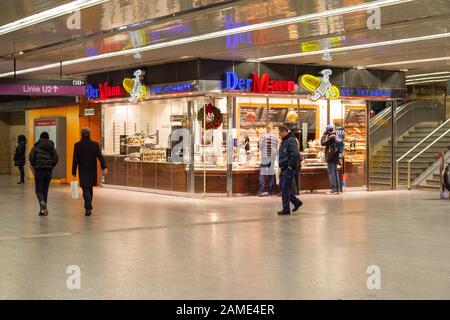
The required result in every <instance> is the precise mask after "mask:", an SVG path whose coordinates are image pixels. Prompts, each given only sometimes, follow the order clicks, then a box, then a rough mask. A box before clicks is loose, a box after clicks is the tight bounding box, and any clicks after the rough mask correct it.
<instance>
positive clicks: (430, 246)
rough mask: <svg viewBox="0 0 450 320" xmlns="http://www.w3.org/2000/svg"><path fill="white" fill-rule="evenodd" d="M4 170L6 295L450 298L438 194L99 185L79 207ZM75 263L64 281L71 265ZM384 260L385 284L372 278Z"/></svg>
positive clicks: (449, 239)
mask: <svg viewBox="0 0 450 320" xmlns="http://www.w3.org/2000/svg"><path fill="white" fill-rule="evenodd" d="M14 182H15V180H14V179H13V178H11V177H0V257H1V259H0V298H2V299H59V298H62V299H80V298H81V299H111V298H117V299H131V298H133V299H157V298H160V299H305V298H307V299H377V298H386V299H394V298H399V299H409V298H418V299H431V298H437V299H449V298H450V200H438V197H439V194H438V193H436V192H418V191H414V192H408V191H399V192H372V193H369V192H355V193H346V194H344V195H342V196H326V195H320V194H312V195H304V196H303V197H302V198H303V201H304V202H305V204H304V206H303V207H302V209H301V210H300V212H299V213H298V214H296V215H293V216H287V217H278V216H277V215H276V214H275V212H276V211H277V210H278V209H279V207H280V204H279V202H280V199H279V198H278V197H272V198H256V197H246V198H233V199H227V198H214V199H208V200H202V199H188V198H181V197H171V196H161V195H154V194H148V193H137V192H130V191H120V190H111V189H97V190H96V194H95V212H94V215H93V216H92V217H89V218H86V217H84V216H83V212H82V203H81V200H72V199H71V197H70V189H69V188H68V187H61V186H52V188H51V195H50V200H49V202H50V203H49V210H50V215H49V216H48V217H39V216H38V215H37V203H36V201H35V198H34V193H33V186H32V185H31V184H30V183H28V184H27V185H25V186H18V185H16V184H15V183H14ZM70 265H77V266H79V267H80V270H81V289H80V290H69V289H68V288H67V286H66V282H67V279H68V277H69V275H68V274H67V273H66V271H67V267H68V266H70ZM370 265H376V266H379V268H380V271H381V278H380V279H381V289H379V290H369V289H368V287H367V279H368V277H369V276H370V275H369V274H367V268H368V266H370Z"/></svg>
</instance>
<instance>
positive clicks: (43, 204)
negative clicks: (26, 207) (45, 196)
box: [40, 201, 48, 216]
mask: <svg viewBox="0 0 450 320" xmlns="http://www.w3.org/2000/svg"><path fill="white" fill-rule="evenodd" d="M40 205H41V213H42V215H43V216H48V210H47V204H46V203H45V202H44V201H41V203H40Z"/></svg>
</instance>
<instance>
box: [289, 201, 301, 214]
mask: <svg viewBox="0 0 450 320" xmlns="http://www.w3.org/2000/svg"><path fill="white" fill-rule="evenodd" d="M302 205H303V202H302V201H301V200H300V204H299V205H298V206H295V207H294V209H292V211H293V212H295V211H297V210H298V208H300V207H301V206H302Z"/></svg>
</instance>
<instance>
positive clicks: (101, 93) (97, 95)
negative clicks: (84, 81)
mask: <svg viewBox="0 0 450 320" xmlns="http://www.w3.org/2000/svg"><path fill="white" fill-rule="evenodd" d="M125 95H126V92H125V89H124V88H122V87H121V86H111V85H110V84H109V83H108V82H103V83H101V84H100V85H99V86H98V87H94V86H92V85H90V84H88V85H87V87H86V99H88V100H107V99H111V98H119V97H123V96H125Z"/></svg>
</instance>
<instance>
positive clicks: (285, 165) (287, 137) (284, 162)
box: [278, 126, 303, 215]
mask: <svg viewBox="0 0 450 320" xmlns="http://www.w3.org/2000/svg"><path fill="white" fill-rule="evenodd" d="M279 131H280V136H281V139H282V142H281V146H280V150H279V159H278V162H279V167H280V170H281V173H280V188H281V197H282V202H283V210H281V211H279V212H278V214H279V215H289V214H291V208H290V203H291V202H292V204H293V205H294V209H293V210H292V211H293V212H295V211H297V210H298V208H300V207H301V205H302V204H303V202H302V201H301V200H300V199H298V198H297V197H296V196H295V194H294V192H293V191H292V181H293V178H294V174H295V172H296V171H297V166H298V165H299V162H300V152H299V151H298V146H297V142H296V141H295V136H294V134H293V133H292V132H291V133H290V132H289V129H288V128H287V127H286V126H280V128H279Z"/></svg>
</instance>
